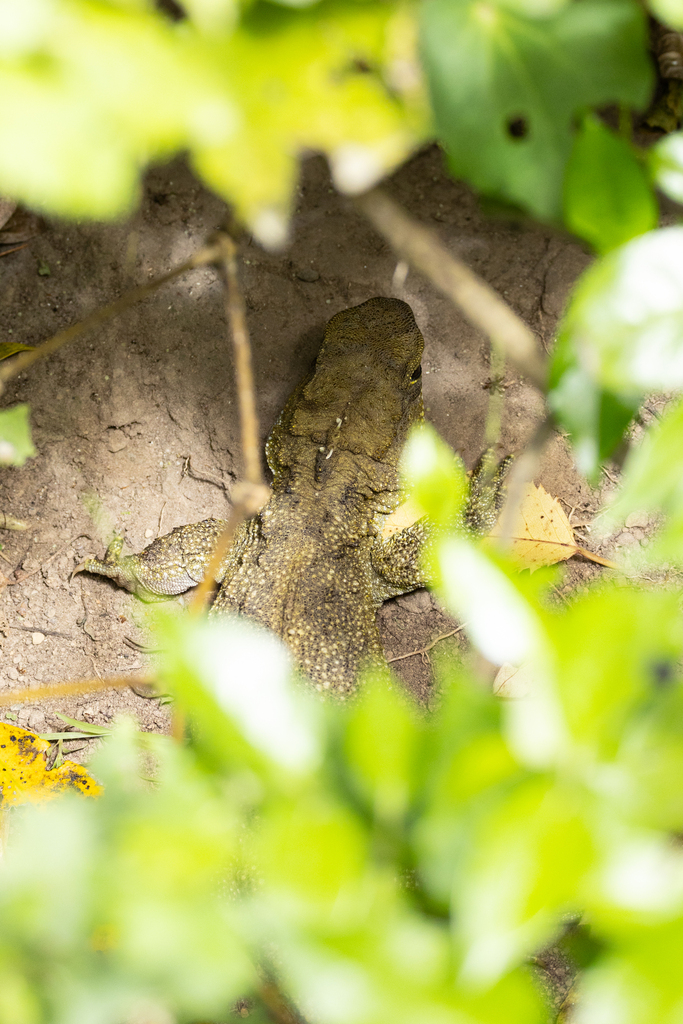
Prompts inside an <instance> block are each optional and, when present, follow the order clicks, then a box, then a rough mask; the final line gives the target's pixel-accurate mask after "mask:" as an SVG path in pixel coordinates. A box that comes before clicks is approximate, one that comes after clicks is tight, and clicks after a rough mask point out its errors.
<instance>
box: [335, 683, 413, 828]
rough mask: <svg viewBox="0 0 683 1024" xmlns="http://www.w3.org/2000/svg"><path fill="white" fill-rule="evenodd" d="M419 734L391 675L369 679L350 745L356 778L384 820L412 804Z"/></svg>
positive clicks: (348, 730)
mask: <svg viewBox="0 0 683 1024" xmlns="http://www.w3.org/2000/svg"><path fill="white" fill-rule="evenodd" d="M378 722H381V723H382V728H381V729H380V730H378V729H377V723H378ZM419 739H420V734H419V728H418V721H417V716H416V714H415V711H414V710H413V709H411V708H410V707H408V704H407V701H406V698H405V697H404V696H402V695H401V693H400V692H399V691H398V690H397V689H396V687H391V686H390V685H389V683H388V682H387V681H386V680H381V679H377V680H367V681H366V683H365V686H364V687H363V692H362V694H361V698H360V700H359V702H358V703H357V704H356V706H355V707H354V708H353V710H352V712H351V715H350V718H349V722H348V725H347V728H346V737H345V751H346V756H347V760H348V764H349V768H350V772H351V775H352V777H353V779H354V782H355V783H356V786H357V787H358V789H360V791H361V794H362V796H363V798H364V800H365V801H367V803H369V805H370V807H371V809H372V812H373V813H374V814H375V816H376V817H377V819H378V820H379V821H388V822H391V821H395V820H396V819H398V818H400V817H401V816H402V815H404V814H405V813H406V811H407V809H408V807H409V804H410V800H411V797H412V795H413V789H414V786H415V781H416V758H417V755H418V751H419Z"/></svg>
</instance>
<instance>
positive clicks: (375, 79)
mask: <svg viewBox="0 0 683 1024" xmlns="http://www.w3.org/2000/svg"><path fill="white" fill-rule="evenodd" d="M412 44H413V33H412V22H411V20H410V19H409V18H407V16H406V13H405V11H402V10H400V9H395V8H393V7H392V6H391V5H385V4H381V3H349V2H345V0H325V2H323V3H319V4H317V5H315V6H313V7H309V8H305V9H300V10H293V9H288V8H285V7H278V6H276V5H274V4H266V3H259V4H255V5H254V6H253V8H251V9H250V10H249V11H248V12H247V13H246V14H245V16H244V17H243V19H242V21H241V23H240V25H239V26H238V27H237V28H236V30H235V32H234V33H233V35H232V36H231V37H230V38H229V40H226V41H225V43H224V44H223V45H222V46H221V47H220V48H217V49H216V52H215V55H214V56H213V60H214V61H215V62H216V63H219V64H220V67H221V68H222V69H223V71H224V74H225V75H226V79H227V84H228V88H229V91H230V95H231V96H232V97H234V100H235V103H236V105H237V110H238V112H239V124H238V128H237V130H236V131H235V132H234V133H231V134H230V135H229V136H228V135H226V136H225V138H224V140H216V142H215V143H212V142H211V140H210V139H208V138H207V139H206V142H205V143H204V144H202V145H201V146H197V147H195V149H194V151H193V162H194V164H195V166H196V167H197V169H198V170H199V172H200V173H201V174H202V176H203V177H204V178H205V180H206V181H207V182H208V183H209V185H211V186H212V187H213V188H214V189H216V191H218V192H219V193H220V194H221V195H223V196H225V198H226V199H229V200H230V201H231V202H233V203H235V204H236V207H237V211H238V214H240V215H241V216H243V217H244V218H245V219H246V220H247V221H248V222H249V223H250V224H251V225H252V227H253V229H254V231H255V232H256V234H257V236H258V237H259V239H260V240H261V241H262V242H263V243H264V244H266V245H271V246H272V245H281V244H282V243H283V242H284V240H285V238H286V229H287V218H288V214H289V207H290V201H291V194H292V190H293V187H294V183H295V181H296V178H297V175H298V170H297V159H298V156H299V154H301V153H303V152H309V151H318V152H324V153H326V154H327V155H328V157H329V160H330V167H331V171H332V176H333V179H334V182H335V184H336V186H337V187H338V188H339V189H340V190H341V191H342V192H349V193H356V192H361V191H364V190H365V189H367V188H368V187H369V186H370V185H372V184H374V183H375V182H376V181H377V180H379V178H381V177H382V176H383V175H384V174H386V173H388V172H389V171H390V170H392V169H393V168H394V167H396V166H397V164H399V163H400V162H401V161H402V160H404V159H405V158H406V156H407V155H408V154H409V153H410V151H411V150H412V149H413V148H414V147H415V146H416V145H417V144H418V143H419V142H420V141H422V140H423V139H424V138H425V137H426V132H427V130H428V116H427V111H426V106H425V105H424V102H423V96H422V90H421V86H420V85H419V82H420V78H419V71H418V67H417V64H416V58H415V54H414V51H413V45H412ZM397 68H398V73H396V69H397ZM392 69H393V70H392ZM392 76H393V77H392ZM413 83H418V84H417V85H416V84H413ZM361 111H362V115H361V116H359V112H361Z"/></svg>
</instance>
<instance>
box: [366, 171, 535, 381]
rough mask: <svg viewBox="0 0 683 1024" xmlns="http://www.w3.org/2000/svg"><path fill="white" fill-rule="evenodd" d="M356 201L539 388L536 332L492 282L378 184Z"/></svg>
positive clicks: (405, 256) (401, 252) (397, 247)
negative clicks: (489, 283) (477, 272)
mask: <svg viewBox="0 0 683 1024" xmlns="http://www.w3.org/2000/svg"><path fill="white" fill-rule="evenodd" d="M356 203H357V205H358V206H359V207H360V209H361V210H362V211H363V213H364V214H365V215H366V217H367V218H368V219H369V220H370V221H371V222H372V224H373V225H374V227H375V228H376V229H377V231H379V233H380V234H381V235H383V236H384V237H385V238H386V240H387V241H388V242H389V244H390V245H391V246H392V247H393V249H394V251H395V252H396V253H397V255H398V256H400V257H402V258H403V259H406V260H408V261H409V262H410V263H412V265H413V266H414V267H415V268H416V269H417V270H420V271H421V272H422V273H423V274H425V275H426V276H427V277H428V278H429V279H430V281H431V282H432V283H433V284H434V285H436V287H437V288H439V290H440V291H442V292H443V293H444V295H447V296H448V298H450V299H451V300H452V301H453V302H455V303H456V305H457V306H459V307H460V309H461V310H462V311H463V313H464V314H465V316H466V317H467V319H468V320H469V321H470V323H471V324H473V325H474V326H475V327H477V328H479V330H481V331H483V332H484V333H485V334H486V335H488V337H489V338H491V341H492V343H493V344H494V345H497V346H498V347H499V348H500V349H501V351H502V352H504V353H505V356H506V358H507V359H508V360H509V361H510V362H511V363H512V364H513V366H515V367H516V369H517V370H518V371H519V372H520V373H522V374H523V375H524V376H525V377H526V378H528V380H530V381H532V382H533V383H534V384H535V385H536V386H537V387H538V388H540V389H541V390H543V389H544V388H545V385H546V377H547V372H546V359H545V357H544V355H543V353H542V352H541V349H540V346H539V344H538V342H537V340H536V337H535V335H534V334H533V332H532V331H531V330H530V329H529V328H528V327H527V325H526V324H525V323H524V321H523V320H522V319H521V318H520V317H518V316H517V314H516V313H515V312H513V310H512V309H510V307H509V306H508V304H507V303H506V302H505V301H504V300H503V299H502V298H501V297H500V295H498V293H497V292H496V291H495V290H494V289H493V288H491V286H490V285H488V284H487V283H486V282H485V281H483V280H482V279H481V278H480V277H479V276H478V275H477V274H475V273H474V272H473V271H472V270H470V268H469V267H468V266H466V265H465V264H464V263H463V262H462V261H461V260H458V259H456V258H455V257H454V256H453V255H452V254H451V253H450V252H449V251H448V249H447V248H446V247H445V246H444V245H443V243H442V242H441V241H440V239H439V238H438V236H437V235H436V234H435V233H434V232H433V231H431V230H429V229H428V228H425V227H423V225H422V224H420V223H419V222H418V221H416V220H413V218H412V217H410V216H409V214H407V213H406V211H405V210H403V209H401V207H400V206H398V205H397V204H396V203H394V202H393V200H391V199H389V197H388V196H387V195H385V194H384V192H382V191H381V190H380V189H373V190H372V191H370V192H368V193H367V194H366V195H364V196H360V197H359V198H358V199H357V200H356Z"/></svg>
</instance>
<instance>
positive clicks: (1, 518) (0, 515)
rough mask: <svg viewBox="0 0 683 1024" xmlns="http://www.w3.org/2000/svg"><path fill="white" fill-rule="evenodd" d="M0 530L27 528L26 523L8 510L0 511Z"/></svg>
mask: <svg viewBox="0 0 683 1024" xmlns="http://www.w3.org/2000/svg"><path fill="white" fill-rule="evenodd" d="M0 530H28V523H25V522H24V521H23V519H15V517H14V516H11V515H10V514H9V512H0Z"/></svg>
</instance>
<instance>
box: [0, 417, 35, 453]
mask: <svg viewBox="0 0 683 1024" xmlns="http://www.w3.org/2000/svg"><path fill="white" fill-rule="evenodd" d="M29 415H30V410H29V407H28V405H14V406H12V408H11V409H2V410H0V466H23V464H24V463H25V462H26V460H27V459H30V458H32V457H33V456H34V455H35V454H36V450H35V448H34V447H33V441H32V440H31V426H30V423H29Z"/></svg>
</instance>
